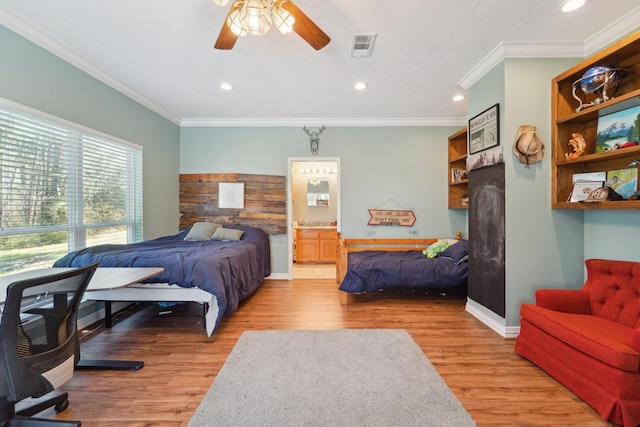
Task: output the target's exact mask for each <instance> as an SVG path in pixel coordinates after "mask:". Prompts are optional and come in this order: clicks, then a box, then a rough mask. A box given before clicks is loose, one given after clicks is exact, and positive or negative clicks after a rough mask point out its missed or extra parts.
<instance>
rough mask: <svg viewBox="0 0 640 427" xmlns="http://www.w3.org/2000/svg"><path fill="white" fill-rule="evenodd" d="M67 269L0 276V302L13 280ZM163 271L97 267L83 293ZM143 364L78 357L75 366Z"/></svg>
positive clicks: (132, 367)
mask: <svg viewBox="0 0 640 427" xmlns="http://www.w3.org/2000/svg"><path fill="white" fill-rule="evenodd" d="M69 270H73V268H41V269H37V270H31V271H25V272H22V273H16V274H11V275H9V276H3V277H0V304H4V302H5V301H6V299H7V287H8V286H9V285H10V284H11V283H13V282H16V281H18V280H25V279H33V278H35V277H40V276H46V275H49V274H55V273H61V272H63V271H69ZM163 271H164V269H163V268H160V267H131V268H128V267H98V268H97V269H96V271H95V273H94V274H93V277H92V278H91V281H90V282H89V285H88V286H87V291H86V292H85V294H87V293H90V292H91V291H103V290H109V289H117V288H123V287H125V286H129V285H131V284H134V283H139V282H141V281H143V280H146V279H148V278H150V277H153V276H156V275H158V274H160V273H162V272H163ZM110 314H111V313H109V315H110ZM143 366H144V362H142V361H128V360H88V359H80V362H78V365H77V366H76V368H79V369H125V370H137V369H140V368H142V367H143Z"/></svg>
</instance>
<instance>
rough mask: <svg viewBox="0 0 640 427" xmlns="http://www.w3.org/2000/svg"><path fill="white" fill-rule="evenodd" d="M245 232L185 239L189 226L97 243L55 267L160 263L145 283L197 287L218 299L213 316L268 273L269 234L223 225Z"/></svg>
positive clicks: (231, 308) (234, 305)
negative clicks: (130, 240) (169, 232)
mask: <svg viewBox="0 0 640 427" xmlns="http://www.w3.org/2000/svg"><path fill="white" fill-rule="evenodd" d="M225 228H236V229H240V230H243V231H244V234H243V236H242V238H241V239H240V240H238V241H214V240H206V241H185V240H183V239H184V237H185V236H186V234H187V233H188V231H189V230H185V231H182V232H180V233H178V234H176V235H173V236H166V237H160V238H158V239H154V240H146V241H143V242H139V243H132V244H128V245H98V246H92V247H89V248H86V249H82V250H79V251H75V252H71V253H69V254H68V255H66V256H64V257H63V258H61V259H59V260H58V261H56V262H55V264H54V267H83V266H86V265H89V264H92V263H94V262H96V261H97V262H99V263H100V267H163V268H164V272H163V273H161V274H160V275H158V276H154V277H152V278H151V279H149V280H147V282H153V283H170V284H176V285H178V286H181V287H185V288H189V287H194V286H197V287H198V288H200V289H202V290H205V291H207V292H210V293H212V294H213V295H215V296H216V298H217V303H218V308H219V311H218V318H217V320H216V327H217V325H218V324H219V323H220V319H221V318H222V316H223V315H230V314H233V313H234V312H235V311H236V310H237V309H238V304H239V303H240V301H242V300H243V299H245V298H247V297H248V296H249V295H251V294H253V292H255V290H256V289H258V287H259V286H260V285H261V284H262V282H263V279H264V278H265V277H267V276H269V275H270V274H271V255H270V245H269V238H268V237H267V235H266V233H265V232H264V231H263V230H261V229H259V228H254V227H246V226H239V225H238V226H231V225H229V226H227V225H225Z"/></svg>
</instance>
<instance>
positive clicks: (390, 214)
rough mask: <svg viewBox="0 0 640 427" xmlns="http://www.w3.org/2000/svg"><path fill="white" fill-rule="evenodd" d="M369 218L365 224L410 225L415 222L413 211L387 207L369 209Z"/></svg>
mask: <svg viewBox="0 0 640 427" xmlns="http://www.w3.org/2000/svg"><path fill="white" fill-rule="evenodd" d="M369 215H371V218H370V219H369V222H368V223H367V225H399V226H402V227H411V226H412V225H413V223H414V222H416V216H415V215H414V214H413V211H407V210H389V209H369Z"/></svg>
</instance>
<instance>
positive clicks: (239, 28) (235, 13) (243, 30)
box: [227, 1, 249, 37]
mask: <svg viewBox="0 0 640 427" xmlns="http://www.w3.org/2000/svg"><path fill="white" fill-rule="evenodd" d="M237 3H243V4H244V2H242V1H240V2H236V3H234V9H233V10H232V11H231V13H230V14H229V18H227V26H228V27H229V29H230V30H231V31H232V32H233V34H235V35H236V36H240V37H244V36H246V35H247V34H248V33H249V29H248V28H247V26H246V24H245V21H244V20H243V19H242V16H241V15H240V11H241V8H242V6H239V5H238V7H237V8H235V7H236V5H237Z"/></svg>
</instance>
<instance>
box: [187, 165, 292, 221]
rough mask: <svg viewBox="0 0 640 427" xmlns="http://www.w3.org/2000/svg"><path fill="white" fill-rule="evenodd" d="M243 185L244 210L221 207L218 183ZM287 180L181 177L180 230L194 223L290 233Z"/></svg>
mask: <svg viewBox="0 0 640 427" xmlns="http://www.w3.org/2000/svg"><path fill="white" fill-rule="evenodd" d="M221 182H244V209H226V208H225V209H220V208H218V184H219V183H221ZM286 185H287V183H286V177H285V176H277V175H249V174H240V173H222V174H215V173H213V174H181V175H180V213H181V217H180V230H184V229H186V228H189V227H191V226H192V225H193V224H194V223H195V222H199V221H205V222H215V223H218V224H237V225H248V226H252V227H259V228H262V229H263V230H264V231H265V232H266V233H267V234H286V233H287V188H286Z"/></svg>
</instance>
